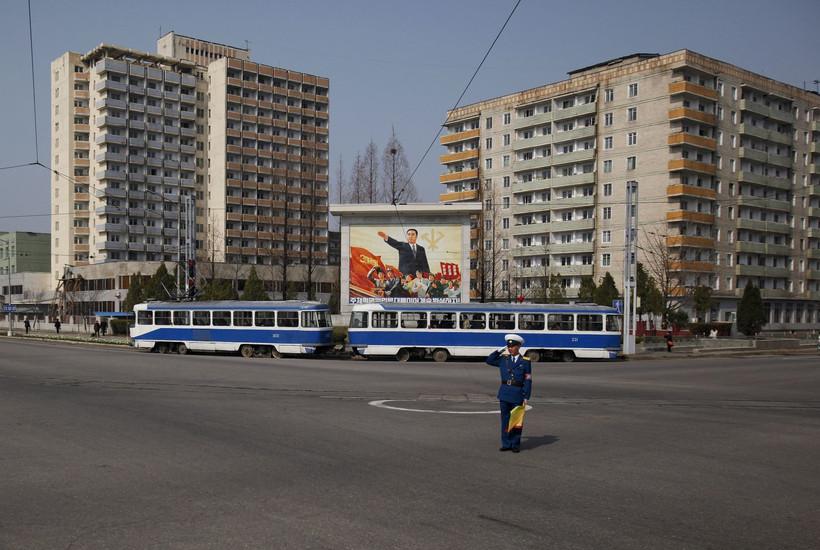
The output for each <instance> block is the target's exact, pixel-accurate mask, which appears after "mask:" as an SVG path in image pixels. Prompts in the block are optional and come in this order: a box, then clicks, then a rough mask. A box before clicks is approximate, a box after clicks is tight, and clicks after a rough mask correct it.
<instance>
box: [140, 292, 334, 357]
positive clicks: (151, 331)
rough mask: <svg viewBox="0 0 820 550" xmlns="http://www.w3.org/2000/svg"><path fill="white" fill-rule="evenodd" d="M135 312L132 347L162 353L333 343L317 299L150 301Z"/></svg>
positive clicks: (251, 351)
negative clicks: (304, 300)
mask: <svg viewBox="0 0 820 550" xmlns="http://www.w3.org/2000/svg"><path fill="white" fill-rule="evenodd" d="M134 314H135V318H136V319H135V321H136V322H135V324H134V326H133V327H132V328H131V338H132V339H133V341H134V346H135V347H137V348H143V349H149V350H151V351H156V352H160V353H180V354H185V353H188V352H189V351H199V352H237V351H238V352H239V353H240V354H241V355H242V356H243V357H254V356H259V355H267V356H268V357H270V356H274V357H276V356H279V355H281V354H313V353H321V352H323V351H324V350H326V349H330V347H331V332H332V327H331V322H330V311H329V310H328V307H327V305H325V304H320V303H318V302H300V301H284V302H250V301H249V302H244V301H214V302H147V303H142V304H137V305H135V306H134Z"/></svg>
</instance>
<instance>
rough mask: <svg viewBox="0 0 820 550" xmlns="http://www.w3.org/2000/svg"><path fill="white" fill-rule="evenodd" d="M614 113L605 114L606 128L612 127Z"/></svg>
mask: <svg viewBox="0 0 820 550" xmlns="http://www.w3.org/2000/svg"><path fill="white" fill-rule="evenodd" d="M612 118H613V117H612V113H604V126H612Z"/></svg>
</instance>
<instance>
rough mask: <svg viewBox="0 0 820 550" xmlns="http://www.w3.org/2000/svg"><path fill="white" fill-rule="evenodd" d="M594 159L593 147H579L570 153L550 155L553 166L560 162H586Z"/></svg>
mask: <svg viewBox="0 0 820 550" xmlns="http://www.w3.org/2000/svg"><path fill="white" fill-rule="evenodd" d="M594 159H595V149H594V148H592V149H581V150H580V151H573V152H572V153H556V154H553V155H552V164H553V165H554V166H557V165H561V164H574V163H576V162H587V161H591V160H594Z"/></svg>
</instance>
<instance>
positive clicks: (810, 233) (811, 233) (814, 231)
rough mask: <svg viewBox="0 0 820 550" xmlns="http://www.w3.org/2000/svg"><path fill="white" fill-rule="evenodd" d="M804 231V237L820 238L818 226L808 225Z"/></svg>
mask: <svg viewBox="0 0 820 550" xmlns="http://www.w3.org/2000/svg"><path fill="white" fill-rule="evenodd" d="M805 231H806V237H808V238H810V239H820V227H810V228H808V229H806V230H805Z"/></svg>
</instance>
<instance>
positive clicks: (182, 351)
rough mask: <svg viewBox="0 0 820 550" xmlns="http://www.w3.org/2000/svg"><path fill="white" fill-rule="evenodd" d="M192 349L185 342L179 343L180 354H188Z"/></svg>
mask: <svg viewBox="0 0 820 550" xmlns="http://www.w3.org/2000/svg"><path fill="white" fill-rule="evenodd" d="M189 351H191V350H189V349H188V346H186V345H185V344H182V343H180V344H177V353H178V354H180V355H188V352H189Z"/></svg>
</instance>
